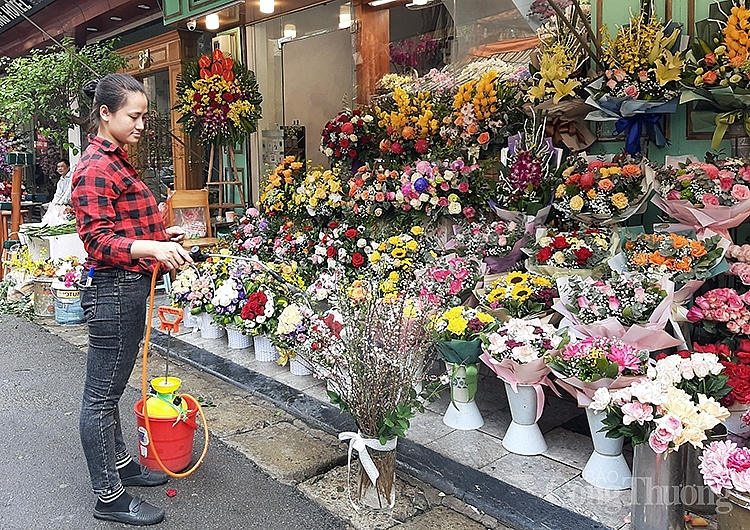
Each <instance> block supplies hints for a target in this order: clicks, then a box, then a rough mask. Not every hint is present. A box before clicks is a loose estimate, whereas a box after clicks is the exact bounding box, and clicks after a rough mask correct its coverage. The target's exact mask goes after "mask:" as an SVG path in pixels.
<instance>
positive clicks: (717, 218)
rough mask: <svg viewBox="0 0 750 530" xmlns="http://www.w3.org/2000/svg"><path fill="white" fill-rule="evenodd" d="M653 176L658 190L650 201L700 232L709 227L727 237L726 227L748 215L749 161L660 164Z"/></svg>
mask: <svg viewBox="0 0 750 530" xmlns="http://www.w3.org/2000/svg"><path fill="white" fill-rule="evenodd" d="M656 180H657V181H658V185H657V187H656V190H657V194H656V195H654V197H653V198H652V199H651V202H653V203H654V204H655V205H656V206H657V207H659V209H661V210H662V211H664V213H666V214H668V215H669V216H670V217H673V218H675V219H677V220H678V221H679V222H681V223H683V224H685V225H687V226H690V227H693V228H694V229H695V230H697V231H699V233H700V231H703V230H706V229H709V230H713V231H714V232H717V233H722V234H724V235H725V237H727V236H728V232H727V230H728V229H730V228H734V227H736V226H739V225H740V224H742V222H743V221H744V220H745V219H746V218H747V217H748V215H750V187H749V186H748V183H750V165H747V164H746V163H745V161H744V160H741V159H737V158H729V159H724V160H721V159H719V160H713V163H701V162H690V163H687V164H680V165H679V167H677V168H673V167H663V168H659V169H657V171H656ZM727 238H728V237H727ZM728 239H729V238H728Z"/></svg>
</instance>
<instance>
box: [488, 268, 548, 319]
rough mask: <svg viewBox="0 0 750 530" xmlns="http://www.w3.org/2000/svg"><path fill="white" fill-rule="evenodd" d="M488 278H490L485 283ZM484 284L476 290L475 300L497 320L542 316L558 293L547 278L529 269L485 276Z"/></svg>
mask: <svg viewBox="0 0 750 530" xmlns="http://www.w3.org/2000/svg"><path fill="white" fill-rule="evenodd" d="M490 278H494V279H492V281H491V282H489V283H487V281H488V280H489V279H490ZM485 284H486V285H485V287H484V288H483V289H477V290H476V294H477V298H478V299H479V304H480V306H481V307H482V308H483V309H484V310H485V311H487V312H488V313H490V314H491V315H493V316H494V317H495V318H497V319H498V320H499V321H500V322H506V321H508V320H509V319H511V318H528V317H538V318H543V317H544V316H545V313H547V312H549V311H550V310H551V309H552V305H553V303H554V299H555V298H557V296H558V294H557V287H556V286H555V283H554V282H553V281H552V280H551V279H550V278H547V277H546V276H541V275H539V274H535V273H532V272H521V271H512V272H507V273H504V274H499V275H495V276H494V277H493V276H486V277H485Z"/></svg>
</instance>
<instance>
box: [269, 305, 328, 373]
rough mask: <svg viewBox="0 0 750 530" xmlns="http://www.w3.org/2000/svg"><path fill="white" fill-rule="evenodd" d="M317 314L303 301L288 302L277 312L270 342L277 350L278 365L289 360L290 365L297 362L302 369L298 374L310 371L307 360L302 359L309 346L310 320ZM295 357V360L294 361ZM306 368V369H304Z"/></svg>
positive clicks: (282, 364)
mask: <svg viewBox="0 0 750 530" xmlns="http://www.w3.org/2000/svg"><path fill="white" fill-rule="evenodd" d="M316 318H317V316H316V315H315V313H314V312H313V310H312V309H311V308H310V306H308V305H307V304H304V303H296V302H293V303H290V304H289V305H288V306H286V307H285V308H284V309H283V311H281V314H279V319H278V323H277V325H276V330H275V331H274V332H273V333H271V342H272V343H273V345H274V346H275V347H276V350H277V351H278V352H279V358H278V360H277V361H276V362H277V363H278V364H279V365H280V366H284V365H286V363H287V362H289V363H290V364H291V365H292V367H294V366H295V364H297V363H299V364H300V365H301V368H302V370H300V372H304V373H299V374H298V375H309V372H310V371H311V370H310V369H309V368H311V367H309V366H308V362H307V360H306V359H304V353H305V352H306V351H307V349H308V347H309V346H310V344H309V340H308V330H309V328H310V326H311V325H312V321H313V320H314V319H316ZM295 359H296V361H295ZM305 368H308V370H305Z"/></svg>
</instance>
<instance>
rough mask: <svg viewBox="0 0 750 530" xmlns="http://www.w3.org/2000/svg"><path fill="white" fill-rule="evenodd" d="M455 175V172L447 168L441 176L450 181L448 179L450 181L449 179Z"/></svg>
mask: <svg viewBox="0 0 750 530" xmlns="http://www.w3.org/2000/svg"><path fill="white" fill-rule="evenodd" d="M455 176H456V174H455V173H454V172H453V171H451V170H450V169H449V170H448V171H446V172H445V173H443V177H444V178H445V180H447V181H449V182H450V181H451V180H452V179H453V177H455Z"/></svg>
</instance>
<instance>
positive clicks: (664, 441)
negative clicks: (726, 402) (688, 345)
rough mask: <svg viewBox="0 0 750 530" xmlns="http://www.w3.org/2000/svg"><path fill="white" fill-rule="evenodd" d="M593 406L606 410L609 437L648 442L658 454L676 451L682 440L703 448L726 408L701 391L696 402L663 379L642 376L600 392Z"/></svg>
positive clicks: (682, 442) (725, 415) (638, 443)
mask: <svg viewBox="0 0 750 530" xmlns="http://www.w3.org/2000/svg"><path fill="white" fill-rule="evenodd" d="M595 405H596V407H597V408H598V409H599V410H605V411H606V413H607V418H606V419H605V420H604V424H605V426H606V427H607V436H608V437H618V436H624V437H626V438H630V440H631V442H632V444H633V445H640V444H645V443H648V445H649V446H650V447H651V449H652V450H653V451H654V452H655V453H657V454H661V453H665V452H671V451H677V450H679V449H680V447H681V446H682V445H683V444H685V443H690V444H691V445H693V446H694V447H697V448H701V447H703V441H704V440H706V438H707V436H706V431H709V430H711V429H713V428H714V427H716V426H717V425H718V424H719V423H721V422H722V421H723V420H724V419H726V418H727V417H728V416H729V411H728V410H727V409H726V408H724V407H722V406H721V405H720V404H719V403H717V402H716V401H715V400H714V399H712V398H709V397H706V396H705V395H703V394H699V395H698V401H697V402H696V401H695V400H693V398H692V397H691V396H690V394H688V393H687V392H685V391H684V390H682V389H681V388H677V387H675V386H672V385H669V384H667V383H666V382H664V381H660V380H653V379H649V378H644V379H641V380H638V381H635V382H634V383H632V384H631V385H630V386H628V387H625V388H622V389H620V390H618V391H616V392H614V393H611V394H609V395H605V393H603V392H602V393H601V394H600V396H599V399H597V400H596V403H595Z"/></svg>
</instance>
